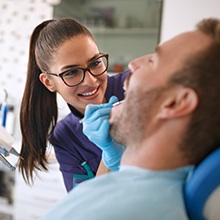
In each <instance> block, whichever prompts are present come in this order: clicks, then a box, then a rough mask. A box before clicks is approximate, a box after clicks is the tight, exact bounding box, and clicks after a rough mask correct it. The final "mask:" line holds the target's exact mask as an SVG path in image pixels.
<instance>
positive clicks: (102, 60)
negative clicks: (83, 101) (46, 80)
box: [44, 53, 109, 87]
mask: <svg viewBox="0 0 220 220" xmlns="http://www.w3.org/2000/svg"><path fill="white" fill-rule="evenodd" d="M100 54H101V56H99V57H97V58H95V59H94V60H93V61H92V62H91V63H90V64H89V65H88V66H87V67H86V68H72V69H69V70H67V71H65V72H62V73H58V74H56V73H48V72H47V71H44V73H46V74H49V75H53V76H58V77H60V78H61V79H62V80H63V82H64V83H65V84H66V85H67V86H70V87H73V86H77V85H79V84H80V83H81V82H82V81H83V80H84V79H85V74H86V71H88V72H89V73H90V74H92V75H93V76H100V75H102V74H103V73H104V72H105V71H106V70H107V69H108V57H109V55H108V54H102V53H100Z"/></svg>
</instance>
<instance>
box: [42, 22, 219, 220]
mask: <svg viewBox="0 0 220 220" xmlns="http://www.w3.org/2000/svg"><path fill="white" fill-rule="evenodd" d="M219 59H220V20H217V19H206V20H203V21H201V22H200V23H199V24H198V25H197V28H196V30H194V31H190V32H185V33H183V34H180V35H178V36H177V37H174V38H173V39H171V40H169V41H167V42H164V43H162V44H160V45H159V46H157V47H156V50H155V53H154V54H150V55H146V56H143V57H140V58H138V59H135V60H133V61H131V62H130V63H129V68H130V70H131V75H130V77H129V78H128V79H127V81H126V82H125V88H126V97H125V101H124V102H123V103H121V104H119V105H116V106H115V107H113V108H112V104H113V103H114V102H115V99H114V98H112V99H111V101H110V103H107V104H103V105H89V106H88V108H87V109H86V113H85V118H84V122H83V126H84V132H85V134H87V135H88V137H89V139H91V140H92V141H94V142H95V143H96V144H97V145H98V146H100V148H101V149H102V150H103V160H104V162H105V164H106V165H107V166H108V167H110V168H111V167H114V166H117V162H118V161H120V155H121V150H120V149H122V148H121V146H120V145H118V144H116V143H115V144H114V145H112V143H114V141H116V142H118V143H120V144H121V145H123V146H126V149H125V151H124V153H123V156H122V159H121V165H120V169H119V171H116V172H111V173H107V174H105V175H102V176H99V177H96V178H94V179H92V180H89V181H87V182H85V183H82V184H80V185H79V186H77V187H76V188H75V189H73V190H72V191H71V192H70V193H69V195H68V196H67V197H66V198H65V199H64V200H62V201H61V202H59V203H58V204H57V205H56V206H55V207H54V208H53V209H52V210H51V211H50V212H48V213H47V215H46V216H45V217H44V218H43V219H48V220H49V219H53V220H56V219H60V220H61V219H62V220H64V219H65V220H68V219H74V220H79V219H82V220H134V219H137V220H142V219H150V220H154V219H158V220H161V219H163V220H165V219H166V220H174V219H175V220H177V219H178V220H181V219H188V217H187V214H186V211H185V207H184V201H183V194H182V188H183V184H184V181H185V179H186V177H187V175H188V173H189V172H190V171H191V170H192V169H193V167H194V165H196V164H198V163H199V162H200V161H201V160H202V159H203V158H204V157H205V156H206V155H208V154H209V153H210V152H212V151H213V150H214V149H216V148H217V147H218V146H219V145H220V114H219V109H220V102H219V97H220V62H219ZM111 109H112V110H111ZM110 110H111V117H110V119H109V122H108V118H109V115H110ZM109 123H110V125H109ZM88 125H89V126H88ZM109 126H110V127H111V129H110V134H111V137H112V138H113V139H114V141H113V140H112V139H111V137H110V136H108V135H107V134H108V132H106V131H108V129H109ZM99 132H102V133H99ZM104 140H105V141H104ZM111 145H112V146H111Z"/></svg>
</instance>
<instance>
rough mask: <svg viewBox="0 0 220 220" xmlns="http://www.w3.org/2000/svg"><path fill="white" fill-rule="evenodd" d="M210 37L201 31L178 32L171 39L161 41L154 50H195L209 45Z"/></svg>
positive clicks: (175, 51)
mask: <svg viewBox="0 0 220 220" xmlns="http://www.w3.org/2000/svg"><path fill="white" fill-rule="evenodd" d="M211 41H212V39H211V38H210V37H209V36H208V35H207V34H205V33H203V32H201V31H189V32H184V33H182V34H179V35H177V36H175V37H173V38H172V39H170V40H168V41H165V42H164V43H161V44H159V45H158V47H156V51H163V50H167V51H173V52H174V53H177V52H180V53H181V52H182V53H183V52H192V53H193V52H197V51H200V50H203V49H204V48H206V47H207V46H208V45H210V43H211Z"/></svg>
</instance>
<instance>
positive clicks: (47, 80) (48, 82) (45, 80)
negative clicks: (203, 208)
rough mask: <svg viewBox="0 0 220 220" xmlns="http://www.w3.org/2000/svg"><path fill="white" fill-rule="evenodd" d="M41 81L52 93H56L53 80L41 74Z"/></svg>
mask: <svg viewBox="0 0 220 220" xmlns="http://www.w3.org/2000/svg"><path fill="white" fill-rule="evenodd" d="M39 80H40V81H41V82H42V83H43V84H44V86H45V87H46V88H47V89H48V90H49V91H51V92H55V91H56V88H55V85H54V83H53V82H52V80H51V79H50V78H49V77H48V76H47V75H46V74H45V73H41V74H40V75H39Z"/></svg>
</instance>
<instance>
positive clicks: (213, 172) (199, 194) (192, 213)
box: [184, 148, 220, 220]
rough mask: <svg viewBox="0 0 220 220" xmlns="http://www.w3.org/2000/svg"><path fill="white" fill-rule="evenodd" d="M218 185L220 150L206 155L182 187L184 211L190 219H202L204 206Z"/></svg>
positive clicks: (219, 183) (219, 179) (219, 177)
mask: <svg viewBox="0 0 220 220" xmlns="http://www.w3.org/2000/svg"><path fill="white" fill-rule="evenodd" d="M219 185H220V148H218V149H217V150H215V151H214V152H212V153H211V154H210V155H208V156H207V157H206V158H205V159H204V160H203V161H202V162H201V163H200V164H199V165H198V166H197V167H196V168H195V169H194V171H193V172H192V173H191V175H190V176H189V178H188V179H187V181H186V184H185V187H184V199H185V206H186V211H187V213H188V216H189V218H190V219H196V220H200V219H201V220H202V219H204V206H205V204H206V202H207V200H208V198H209V196H210V195H211V194H212V192H213V191H214V190H215V189H216V188H217V187H218V186H219Z"/></svg>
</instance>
